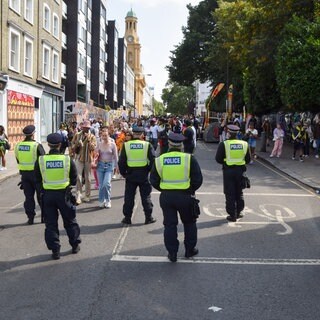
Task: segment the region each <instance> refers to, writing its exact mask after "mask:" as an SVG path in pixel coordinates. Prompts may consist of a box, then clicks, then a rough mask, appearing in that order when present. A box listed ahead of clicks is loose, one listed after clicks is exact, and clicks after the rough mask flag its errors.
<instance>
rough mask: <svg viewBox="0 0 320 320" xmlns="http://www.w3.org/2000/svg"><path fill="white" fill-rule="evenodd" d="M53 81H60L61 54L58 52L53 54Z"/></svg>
mask: <svg viewBox="0 0 320 320" xmlns="http://www.w3.org/2000/svg"><path fill="white" fill-rule="evenodd" d="M52 81H53V82H56V83H58V81H59V54H58V53H57V52H53V59H52Z"/></svg>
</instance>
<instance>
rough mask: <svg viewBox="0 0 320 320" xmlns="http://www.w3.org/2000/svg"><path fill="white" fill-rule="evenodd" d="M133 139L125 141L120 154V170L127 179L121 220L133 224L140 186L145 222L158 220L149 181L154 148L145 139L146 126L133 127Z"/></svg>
mask: <svg viewBox="0 0 320 320" xmlns="http://www.w3.org/2000/svg"><path fill="white" fill-rule="evenodd" d="M132 131H133V139H132V140H129V141H127V142H125V143H124V145H123V147H122V149H121V151H120V156H119V162H118V165H119V171H120V174H121V175H122V176H123V177H124V178H125V179H126V185H125V193H124V205H123V214H124V218H123V220H122V221H121V222H122V223H124V224H131V217H132V212H133V207H134V198H135V194H136V189H137V187H139V190H140V196H141V202H142V206H143V210H144V214H145V224H149V223H153V222H156V219H154V218H153V217H152V209H153V204H152V201H151V191H152V186H151V184H150V182H149V179H148V177H149V172H150V170H151V168H152V165H153V162H154V149H153V147H152V145H151V144H150V143H149V142H147V141H144V140H143V139H144V128H143V127H138V126H136V127H134V128H133V130H132Z"/></svg>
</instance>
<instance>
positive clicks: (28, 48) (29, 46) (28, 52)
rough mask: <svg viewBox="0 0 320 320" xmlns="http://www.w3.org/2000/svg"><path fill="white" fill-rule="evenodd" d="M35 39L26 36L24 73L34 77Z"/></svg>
mask: <svg viewBox="0 0 320 320" xmlns="http://www.w3.org/2000/svg"><path fill="white" fill-rule="evenodd" d="M32 57H33V41H32V40H31V39H30V38H27V37H25V38H24V74H25V75H26V76H29V77H32V68H33V61H32Z"/></svg>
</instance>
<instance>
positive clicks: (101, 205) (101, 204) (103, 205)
mask: <svg viewBox="0 0 320 320" xmlns="http://www.w3.org/2000/svg"><path fill="white" fill-rule="evenodd" d="M99 208H107V209H110V208H111V201H107V202H105V201H103V202H99Z"/></svg>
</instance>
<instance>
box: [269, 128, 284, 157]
mask: <svg viewBox="0 0 320 320" xmlns="http://www.w3.org/2000/svg"><path fill="white" fill-rule="evenodd" d="M283 138H284V131H283V129H282V128H281V124H280V123H277V127H276V128H274V130H273V141H274V146H273V149H272V152H271V154H270V158H272V157H274V156H276V157H277V158H279V157H280V156H281V154H282V147H283Z"/></svg>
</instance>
